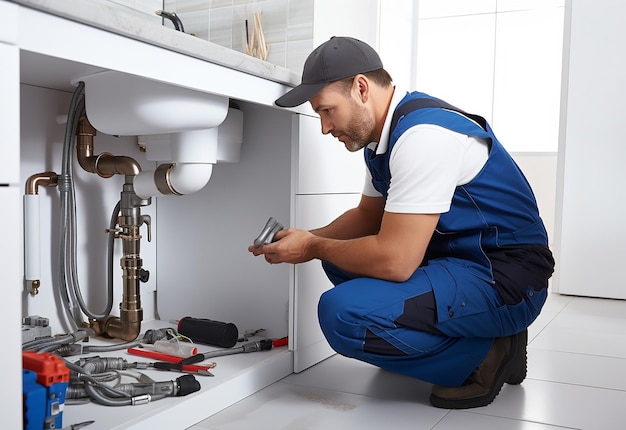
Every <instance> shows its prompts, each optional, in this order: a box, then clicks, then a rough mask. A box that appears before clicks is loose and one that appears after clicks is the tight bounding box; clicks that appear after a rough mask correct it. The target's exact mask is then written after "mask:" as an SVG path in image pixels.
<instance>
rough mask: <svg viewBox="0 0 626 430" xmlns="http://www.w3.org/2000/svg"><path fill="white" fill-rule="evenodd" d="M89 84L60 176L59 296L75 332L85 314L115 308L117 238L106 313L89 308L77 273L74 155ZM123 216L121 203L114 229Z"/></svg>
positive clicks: (78, 103) (70, 122)
mask: <svg viewBox="0 0 626 430" xmlns="http://www.w3.org/2000/svg"><path fill="white" fill-rule="evenodd" d="M84 87H85V83H84V82H82V81H81V82H79V84H78V87H77V88H76V90H75V91H74V95H73V96H72V101H71V103H70V108H69V112H68V119H67V123H66V128H65V139H64V145H63V160H62V165H61V175H60V176H59V192H60V200H61V228H60V231H61V239H60V252H59V258H60V261H59V265H60V273H59V277H60V280H59V293H60V296H61V298H62V301H63V304H64V306H65V311H66V314H67V315H68V317H69V318H68V319H69V321H70V324H71V325H72V328H73V330H77V329H78V328H79V327H80V326H82V325H83V324H84V320H83V316H82V313H81V311H82V312H83V313H84V314H85V315H87V317H89V318H92V319H98V318H104V317H106V316H108V315H109V314H110V313H111V310H112V309H113V246H114V243H113V242H114V235H113V234H110V235H109V240H108V243H107V246H108V257H107V260H108V264H107V266H108V267H107V270H108V276H107V295H106V296H107V303H106V307H105V310H104V312H103V313H101V314H96V313H94V312H92V311H90V310H89V308H88V307H87V305H86V303H85V301H84V299H83V296H82V293H81V289H80V284H79V281H78V274H77V269H76V267H77V258H76V195H75V189H74V180H73V162H72V161H73V153H74V146H75V145H74V142H75V140H74V136H75V135H76V128H77V126H78V121H79V118H80V115H81V113H82V112H83V110H84V108H85V100H84V95H83V91H84ZM118 213H119V202H118V205H117V206H116V207H115V209H114V211H113V214H112V216H111V223H110V228H111V229H113V228H115V224H116V219H117V215H118Z"/></svg>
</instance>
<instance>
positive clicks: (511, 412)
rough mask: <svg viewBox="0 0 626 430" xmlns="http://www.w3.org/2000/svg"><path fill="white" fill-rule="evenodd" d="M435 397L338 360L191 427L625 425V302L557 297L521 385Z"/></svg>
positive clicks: (346, 429) (533, 341) (443, 429)
mask: <svg viewBox="0 0 626 430" xmlns="http://www.w3.org/2000/svg"><path fill="white" fill-rule="evenodd" d="M429 395H430V385H429V384H426V383H423V382H420V381H417V380H413V379H410V378H408V377H404V376H400V375H395V374H392V373H389V372H386V371H383V370H380V369H378V368H376V367H373V366H370V365H368V364H365V363H361V362H358V361H356V360H350V359H347V358H344V357H341V356H333V357H331V358H329V359H328V360H326V361H324V362H322V363H320V364H318V365H316V366H314V367H312V368H311V369H309V370H307V371H305V372H303V373H300V374H294V375H291V376H289V377H287V378H285V379H283V380H282V381H279V382H277V383H275V384H273V385H271V386H269V387H268V388H266V389H264V390H262V391H260V392H258V393H256V394H255V395H253V396H251V397H248V398H246V399H244V400H243V401H241V402H239V403H237V404H236V405H233V406H232V407H230V408H228V409H226V410H224V411H222V412H220V413H218V414H216V415H214V416H212V417H209V418H207V419H206V420H204V421H202V422H200V423H198V424H196V425H195V426H193V427H191V429H190V430H206V429H211V430H250V429H261V430H265V429H271V430H281V429H284V430H288V429H289V430H308V429H311V430H313V429H314V430H328V429H341V430H353V429H354V430H356V429H358V430H368V429H376V430H379V429H435V430H448V429H460V428H462V429H465V430H472V429H524V430H526V429H537V430H539V429H541V430H545V429H563V428H565V429H590V430H597V429H624V428H626V301H619V300H606V299H591V298H582V297H567V296H560V295H558V294H551V295H550V297H549V299H548V302H547V303H546V306H545V307H544V310H543V312H542V314H541V316H540V317H539V318H538V319H537V321H536V322H535V323H534V324H533V325H532V326H531V328H530V329H529V346H528V377H527V379H526V380H525V381H524V382H523V383H522V384H521V385H520V386H508V385H505V387H504V388H503V389H502V392H501V393H500V395H499V396H498V397H497V398H496V400H495V401H494V403H492V404H491V405H489V406H487V407H483V408H476V409H471V410H465V411H450V410H443V409H437V408H434V407H431V406H430V405H429V403H428V396H429Z"/></svg>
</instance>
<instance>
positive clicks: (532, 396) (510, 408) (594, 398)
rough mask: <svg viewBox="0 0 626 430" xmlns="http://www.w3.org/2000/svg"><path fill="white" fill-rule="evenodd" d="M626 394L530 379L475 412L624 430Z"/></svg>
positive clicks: (553, 423) (568, 424)
mask: <svg viewBox="0 0 626 430" xmlns="http://www.w3.org/2000/svg"><path fill="white" fill-rule="evenodd" d="M624 405H626V392H624V391H615V390H606V389H600V388H591V387H583V386H577V385H570V384H560V383H556V382H546V381H538V380H534V379H526V381H524V383H523V384H522V385H520V386H510V385H505V386H504V388H503V389H502V392H501V393H500V395H499V396H498V397H497V398H496V400H495V401H494V402H493V403H492V404H491V405H489V406H486V407H484V408H476V409H473V410H472V412H474V413H481V414H485V415H492V416H498V417H503V418H510V419H514V420H523V421H529V422H537V423H543V424H549V425H553V426H562V427H566V428H576V429H589V430H595V429H615V430H618V429H623V428H624V423H626V408H624Z"/></svg>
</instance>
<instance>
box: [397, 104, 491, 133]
mask: <svg viewBox="0 0 626 430" xmlns="http://www.w3.org/2000/svg"><path fill="white" fill-rule="evenodd" d="M423 108H442V109H448V110H451V111H454V112H457V113H460V114H461V115H463V116H465V117H467V118H469V119H471V120H473V121H475V122H477V123H478V124H479V125H480V126H481V127H482V129H483V130H485V131H487V121H486V120H485V118H483V117H482V116H479V115H474V114H471V113H467V112H465V111H463V110H461V109H459V108H457V107H454V106H452V105H451V104H449V103H446V102H444V101H443V100H439V99H435V98H427V97H420V98H416V99H410V100H408V101H406V102H404V103H402V104H401V105H400V106H398V107H397V108H396V110H395V112H394V113H393V116H392V117H391V128H390V130H391V132H393V130H394V129H395V128H396V124H398V121H399V120H400V118H402V117H403V116H405V115H407V114H409V113H411V112H413V111H415V110H418V109H423Z"/></svg>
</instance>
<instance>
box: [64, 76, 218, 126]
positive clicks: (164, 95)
mask: <svg viewBox="0 0 626 430" xmlns="http://www.w3.org/2000/svg"><path fill="white" fill-rule="evenodd" d="M79 81H84V82H85V105H86V109H87V116H88V118H89V121H90V122H91V124H92V125H93V126H94V127H95V128H96V130H98V131H100V132H102V133H106V134H111V135H119V136H137V135H150V134H163V133H178V132H183V131H190V130H204V129H209V128H214V127H217V126H218V125H220V124H221V123H222V121H224V119H225V118H226V114H227V113H228V98H226V97H221V96H217V95H214V94H209V93H202V92H199V91H193V90H190V89H187V88H183V87H177V86H173V85H169V84H164V83H162V82H158V81H153V80H149V79H145V78H141V77H137V76H134V75H129V74H126V73H120V72H114V71H104V72H99V73H94V74H92V75H88V76H83V77H80V78H77V79H74V80H73V81H72V82H73V83H74V84H77V83H78V82H79Z"/></svg>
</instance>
